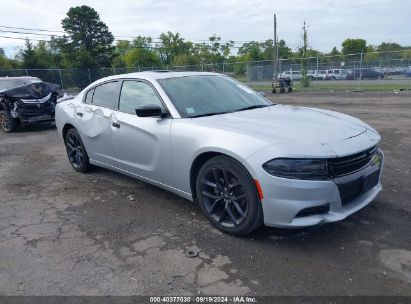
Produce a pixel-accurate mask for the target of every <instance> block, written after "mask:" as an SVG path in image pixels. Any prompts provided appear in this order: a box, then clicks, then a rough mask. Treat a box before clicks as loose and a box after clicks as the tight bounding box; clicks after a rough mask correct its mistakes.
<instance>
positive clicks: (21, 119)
mask: <svg viewBox="0 0 411 304" xmlns="http://www.w3.org/2000/svg"><path fill="white" fill-rule="evenodd" d="M59 89H60V86H59V85H57V84H52V83H47V82H43V81H41V80H40V79H39V78H36V77H0V127H1V129H2V130H3V132H5V133H10V132H13V131H15V130H16V128H17V127H18V126H19V125H21V124H23V125H27V124H34V123H40V122H49V123H51V122H52V121H54V111H55V107H56V103H57V99H58V98H59V97H61V94H60V92H59Z"/></svg>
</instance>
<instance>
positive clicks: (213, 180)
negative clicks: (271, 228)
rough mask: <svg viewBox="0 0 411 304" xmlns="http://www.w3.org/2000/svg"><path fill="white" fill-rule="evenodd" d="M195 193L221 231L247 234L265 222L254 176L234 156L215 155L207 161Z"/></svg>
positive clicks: (210, 219)
mask: <svg viewBox="0 0 411 304" xmlns="http://www.w3.org/2000/svg"><path fill="white" fill-rule="evenodd" d="M196 193H197V198H198V202H199V204H200V207H201V209H202V211H203V212H204V214H205V215H206V217H207V219H208V220H209V221H210V222H211V223H212V224H213V225H214V226H215V227H216V228H217V229H219V230H220V231H222V232H225V233H228V234H231V235H246V234H249V233H250V232H252V231H254V230H255V229H257V228H258V227H260V226H261V224H262V220H263V212H262V205H261V201H260V198H259V194H258V191H257V188H256V185H255V182H254V179H253V178H252V176H251V175H250V173H249V172H248V171H247V169H246V168H244V166H243V165H241V164H240V163H239V162H238V161H236V160H234V159H232V158H229V157H226V156H216V157H214V158H212V159H210V160H208V161H207V162H205V163H204V165H203V166H202V167H201V169H200V171H199V173H198V176H197V181H196Z"/></svg>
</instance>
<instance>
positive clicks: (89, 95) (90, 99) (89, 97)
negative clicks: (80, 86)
mask: <svg viewBox="0 0 411 304" xmlns="http://www.w3.org/2000/svg"><path fill="white" fill-rule="evenodd" d="M93 94H94V89H91V90H89V91H87V93H86V97H85V98H84V102H85V103H92V102H93Z"/></svg>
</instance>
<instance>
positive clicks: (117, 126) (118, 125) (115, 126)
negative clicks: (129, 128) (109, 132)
mask: <svg viewBox="0 0 411 304" xmlns="http://www.w3.org/2000/svg"><path fill="white" fill-rule="evenodd" d="M111 125H112V126H113V127H114V128H117V129H119V128H120V124H119V123H116V122H113V123H111Z"/></svg>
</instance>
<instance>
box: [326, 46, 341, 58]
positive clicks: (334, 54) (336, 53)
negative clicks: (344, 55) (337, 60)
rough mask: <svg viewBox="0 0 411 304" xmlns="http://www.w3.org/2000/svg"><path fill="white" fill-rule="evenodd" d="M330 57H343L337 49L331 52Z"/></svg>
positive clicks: (334, 48)
mask: <svg viewBox="0 0 411 304" xmlns="http://www.w3.org/2000/svg"><path fill="white" fill-rule="evenodd" d="M329 55H330V56H338V55H341V53H340V51H339V50H338V49H337V47H333V49H332V50H331V52H330V54H329Z"/></svg>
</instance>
